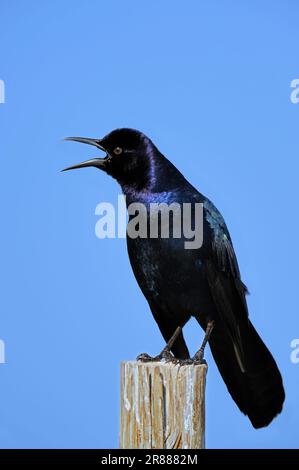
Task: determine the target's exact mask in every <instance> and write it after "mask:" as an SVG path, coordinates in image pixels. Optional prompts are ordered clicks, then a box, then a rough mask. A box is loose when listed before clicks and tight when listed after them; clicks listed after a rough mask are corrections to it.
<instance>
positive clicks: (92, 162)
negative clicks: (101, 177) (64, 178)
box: [61, 137, 106, 171]
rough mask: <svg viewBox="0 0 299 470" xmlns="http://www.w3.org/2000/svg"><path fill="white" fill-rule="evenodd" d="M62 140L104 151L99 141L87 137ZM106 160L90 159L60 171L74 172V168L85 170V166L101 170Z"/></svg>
mask: <svg viewBox="0 0 299 470" xmlns="http://www.w3.org/2000/svg"><path fill="white" fill-rule="evenodd" d="M64 140H73V141H75V142H81V143H82V144H89V145H93V146H95V147H97V148H99V149H101V150H104V152H106V150H105V149H104V147H102V145H101V141H100V140H98V139H90V138H87V137H66V138H65V139H64ZM105 161H106V158H92V159H91V160H87V161H86V162H82V163H78V164H77V165H73V166H69V167H67V168H64V169H63V170H61V171H68V170H75V169H76V168H85V167H87V166H94V167H96V168H100V169H103V168H104V167H105Z"/></svg>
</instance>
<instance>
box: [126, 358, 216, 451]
mask: <svg viewBox="0 0 299 470" xmlns="http://www.w3.org/2000/svg"><path fill="white" fill-rule="evenodd" d="M206 373H207V366H206V365H196V366H194V365H185V366H180V365H175V364H172V363H169V362H168V363H165V362H146V363H144V362H137V361H128V362H122V364H121V413H120V436H119V444H120V448H121V449H202V448H204V447H205V383H206Z"/></svg>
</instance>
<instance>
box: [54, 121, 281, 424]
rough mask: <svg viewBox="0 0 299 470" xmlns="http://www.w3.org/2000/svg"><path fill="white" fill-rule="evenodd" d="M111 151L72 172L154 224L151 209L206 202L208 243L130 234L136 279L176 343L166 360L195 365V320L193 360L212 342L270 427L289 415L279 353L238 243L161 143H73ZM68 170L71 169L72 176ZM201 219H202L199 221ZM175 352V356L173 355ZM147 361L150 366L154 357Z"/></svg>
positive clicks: (227, 375) (108, 139) (243, 397)
mask: <svg viewBox="0 0 299 470" xmlns="http://www.w3.org/2000/svg"><path fill="white" fill-rule="evenodd" d="M67 140H74V141H78V142H82V143H85V144H90V145H93V146H95V147H97V148H99V149H101V150H103V151H104V152H106V156H105V157H104V158H94V159H91V160H88V161H86V162H83V163H80V164H78V165H74V166H71V167H69V168H66V169H65V170H70V169H75V168H83V167H90V166H93V167H96V168H99V169H101V170H103V171H104V172H106V173H107V174H109V175H111V176H112V177H113V178H115V179H116V180H117V181H118V183H119V184H120V186H121V188H122V191H123V193H124V195H125V196H126V203H127V206H128V207H129V205H130V204H131V203H136V202H138V203H143V204H144V206H145V207H146V208H147V209H146V217H147V219H148V222H150V217H151V215H150V204H151V203H161V202H165V203H167V204H171V203H178V204H180V205H183V204H184V203H192V204H195V203H200V204H201V205H202V207H203V243H202V245H201V247H200V248H197V249H186V248H185V246H184V242H185V238H184V236H182V237H180V238H174V237H168V238H162V237H160V236H159V237H158V238H151V237H144V238H141V237H137V238H131V237H130V236H127V247H128V254H129V258H130V262H131V266H132V269H133V272H134V274H135V277H136V280H137V282H138V284H139V286H140V288H141V290H142V292H143V294H144V296H145V297H146V299H147V301H148V303H149V306H150V309H151V311H152V314H153V316H154V318H155V320H156V322H157V324H158V326H159V328H160V331H161V333H162V335H163V337H164V339H165V341H166V342H168V344H167V346H166V347H165V348H164V350H163V352H162V354H161V355H159V356H157V357H156V358H155V359H156V360H157V359H159V358H161V357H166V358H168V359H171V358H170V356H172V357H174V358H177V360H180V361H187V362H188V361H189V362H190V361H192V360H191V359H190V356H189V351H188V348H187V346H186V343H185V340H184V337H183V332H182V328H183V326H184V325H185V324H186V322H187V321H188V320H189V319H190V318H191V316H194V317H195V318H196V320H197V321H198V322H199V324H200V325H201V327H202V328H203V329H204V330H205V332H206V335H205V339H204V341H203V344H202V347H201V348H200V350H199V351H198V353H196V355H195V356H194V358H193V360H194V361H197V362H201V361H202V360H203V350H204V346H205V344H206V342H207V341H208V342H209V345H210V348H211V351H212V354H213V357H214V359H215V361H216V364H217V366H218V369H219V372H220V374H221V376H222V378H223V380H224V382H225V384H226V386H227V388H228V391H229V393H230V394H231V396H232V398H233V399H234V401H235V402H236V404H237V405H238V407H239V409H240V410H241V411H242V412H243V413H244V414H245V415H247V416H248V417H249V419H250V421H251V423H252V425H253V426H254V427H255V428H260V427H263V426H267V425H268V424H269V423H270V422H271V421H272V419H273V418H274V417H275V416H276V415H277V414H278V413H280V412H281V410H282V406H283V402H284V398H285V394H284V388H283V383H282V378H281V375H280V372H279V370H278V368H277V365H276V363H275V360H274V359H273V357H272V355H271V353H270V352H269V350H268V349H267V347H266V346H265V344H264V343H263V341H262V339H261V338H260V337H259V335H258V333H257V332H256V330H255V328H254V326H253V325H252V323H251V321H250V320H249V317H248V310H247V304H246V293H247V289H246V286H245V285H244V284H243V282H242V280H241V277H240V271H239V267H238V263H237V259H236V255H235V253H234V249H233V245H232V240H231V237H230V234H229V232H228V229H227V227H226V224H225V222H224V219H223V217H222V216H221V214H220V212H219V211H218V210H217V209H216V207H215V206H214V205H213V203H212V202H211V201H210V200H209V199H208V198H206V197H205V196H204V195H202V194H201V193H200V192H198V191H197V190H196V189H195V188H194V187H193V186H192V185H191V184H190V183H189V182H188V181H187V180H186V179H185V178H184V176H183V175H182V174H181V173H180V172H179V171H178V169H177V168H176V167H175V166H174V165H173V164H172V163H171V162H170V161H169V160H167V158H165V157H164V156H163V155H162V154H161V153H160V151H159V150H158V149H157V147H156V146H155V145H154V143H153V142H152V141H151V140H150V139H149V138H148V137H147V136H145V135H144V134H143V133H141V132H139V131H137V130H134V129H125V128H124V129H116V130H114V131H112V132H111V133H109V134H108V135H106V136H105V137H104V138H102V139H89V138H80V137H69V138H68V139H67ZM65 170H63V171H65ZM192 217H194V214H193V216H192ZM170 350H171V352H172V355H171V353H170ZM140 359H141V360H150V357H149V356H148V355H146V354H143V355H141V356H140Z"/></svg>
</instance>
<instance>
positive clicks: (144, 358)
mask: <svg viewBox="0 0 299 470" xmlns="http://www.w3.org/2000/svg"><path fill="white" fill-rule="evenodd" d="M181 331H182V328H181V327H180V326H178V327H177V329H176V330H175V332H174V333H173V335H172V337H171V338H170V340H169V341H168V343H167V344H166V346H165V348H164V349H163V350H162V351H161V353H160V354H158V356H154V357H152V356H150V355H149V354H147V353H141V354H139V356H137V361H141V362H175V361H176V358H175V357H174V356H173V354H171V352H170V350H171V348H172V346H173V345H174V343H175V341H176V339H177V337H178V336H179V334H180V333H181Z"/></svg>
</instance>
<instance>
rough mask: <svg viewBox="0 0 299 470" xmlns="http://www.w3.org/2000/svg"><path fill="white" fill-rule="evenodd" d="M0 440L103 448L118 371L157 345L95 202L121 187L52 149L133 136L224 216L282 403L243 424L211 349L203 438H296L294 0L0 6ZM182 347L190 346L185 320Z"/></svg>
mask: <svg viewBox="0 0 299 470" xmlns="http://www.w3.org/2000/svg"><path fill="white" fill-rule="evenodd" d="M0 16H1V28H0V79H2V80H4V82H5V89H6V103H5V104H0V152H1V172H0V190H1V197H0V204H1V231H0V237H1V242H0V247H1V280H0V282H1V297H0V309H1V317H0V338H1V339H3V340H4V341H5V345H6V364H0V390H1V391H0V397H1V398H0V446H1V447H25V448H27V447H99V448H105V447H117V444H118V440H117V435H118V406H119V405H118V398H119V397H118V394H119V364H120V361H121V360H123V359H132V358H134V357H136V355H137V354H138V353H140V352H142V351H147V352H149V353H153V354H154V353H157V352H158V351H159V350H160V349H161V348H162V346H163V341H162V337H161V335H160V333H159V331H158V328H157V326H156V324H155V323H154V320H153V319H152V316H151V314H150V311H149V308H148V306H147V303H146V301H145V299H144V298H143V296H142V294H141V292H140V291H139V289H138V287H137V284H136V282H135V279H134V277H133V274H132V273H131V269H130V266H129V262H128V259H127V253H126V244H125V240H123V239H122V240H99V239H97V238H96V236H95V233H94V227H95V223H96V220H97V218H96V216H95V214H94V210H95V207H96V205H97V204H98V203H99V202H101V201H107V202H112V203H114V202H116V200H117V195H118V193H119V188H118V187H117V184H116V183H115V182H114V181H113V180H112V179H110V178H108V177H107V176H106V175H104V174H102V173H100V172H99V171H97V170H95V169H87V170H82V171H77V172H73V173H60V172H59V170H60V169H61V168H63V167H65V166H67V165H70V164H73V163H76V162H79V161H82V160H84V159H87V158H89V157H92V156H95V155H96V154H95V153H94V151H93V150H92V149H91V148H87V147H85V146H80V145H79V144H78V145H76V144H72V143H64V142H62V140H61V139H62V138H63V137H64V136H68V135H82V136H95V137H96V136H99V137H100V136H103V135H104V134H105V133H107V132H108V131H110V130H112V129H113V128H116V127H122V126H128V127H135V128H138V129H140V130H142V131H144V132H145V133H147V134H148V135H149V136H150V137H151V138H152V139H153V140H154V141H155V143H156V144H157V145H158V147H159V148H160V150H161V151H162V152H163V153H165V154H166V155H167V156H168V158H170V159H171V160H172V161H173V162H174V163H175V165H177V166H178V167H179V168H180V170H181V171H182V172H183V173H184V175H185V176H186V177H187V178H188V179H189V180H190V181H191V182H192V183H193V184H194V185H195V186H196V187H197V188H198V189H200V190H201V192H203V193H204V194H206V195H207V196H209V197H210V198H211V199H212V200H213V201H214V203H215V204H216V205H217V206H218V208H219V209H220V210H221V211H222V213H223V215H224V217H225V219H226V221H227V224H228V226H229V229H230V232H231V235H232V238H233V241H234V246H235V250H236V252H237V255H238V259H239V263H240V267H241V271H242V276H243V280H244V282H245V283H246V284H247V285H248V287H249V290H250V292H251V295H250V297H249V300H248V301H249V307H250V314H251V319H252V321H253V322H254V324H255V325H256V327H257V329H258V331H259V332H260V334H261V335H262V337H263V338H264V340H265V342H266V343H267V344H268V346H269V348H270V349H271V350H272V351H273V354H274V356H275V358H276V359H277V361H278V364H279V367H280V368H281V371H282V374H283V378H284V383H285V388H286V394H287V400H286V403H285V407H284V411H283V413H282V415H281V416H279V418H277V419H276V420H275V421H274V422H273V424H272V425H271V426H269V427H268V428H267V429H263V430H259V431H256V430H254V429H253V428H252V427H251V425H250V423H249V421H248V420H247V419H246V418H245V417H243V415H241V413H240V412H239V411H238V409H237V407H236V406H235V404H234V403H233V401H232V400H231V398H230V396H229V395H228V393H227V391H226V389H225V386H224V384H223V383H222V381H221V378H220V375H219V374H218V371H217V369H216V367H215V365H214V363H213V360H212V358H211V357H210V353H209V352H208V353H207V359H208V362H209V372H208V381H207V447H209V448H213V447H221V448H222V447H224V448H226V447H279V446H282V447H298V444H299V438H298V424H299V407H298V392H299V364H293V363H292V362H291V361H290V354H291V348H290V342H291V340H292V339H294V338H299V321H298V265H299V259H298V258H299V256H298V249H297V245H298V240H297V238H298V232H299V224H298V206H297V204H298V171H299V164H298V150H299V144H298V122H299V104H293V103H291V101H290V93H291V88H290V83H291V81H292V80H293V79H295V78H299V61H298V44H299V30H298V17H299V4H298V2H297V1H296V0H288V1H283V0H280V1H277V0H274V1H270V0H265V1H258V0H255V1H249V0H247V1H245V0H243V1H241V2H236V1H229V0H226V1H220V0H213V1H208V0H205V1H198V0H190V1H188V2H181V1H176V0H171V1H170V0H166V1H163V2H161V1H158V0H154V1H143V2H140V1H137V0H134V1H132V0H128V1H125V2H124V1H121V0H109V1H108V0H105V1H104V0H103V1H95V0H89V1H87V2H82V1H79V0H75V1H70V0H65V1H63V2H61V1H58V0H56V1H51V2H50V1H49V0H48V1H45V2H39V1H37V0H35V1H33V0H31V1H30V0H28V1H26V2H21V1H20V0H18V1H17V0H11V1H8V0H2V2H1V5H0ZM186 335H187V338H188V341H189V345H190V348H191V350H192V351H194V350H195V349H196V348H197V347H198V345H199V344H200V342H201V339H202V331H201V330H200V328H199V327H198V326H197V324H196V323H195V322H191V323H190V325H188V327H187V328H186Z"/></svg>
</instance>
